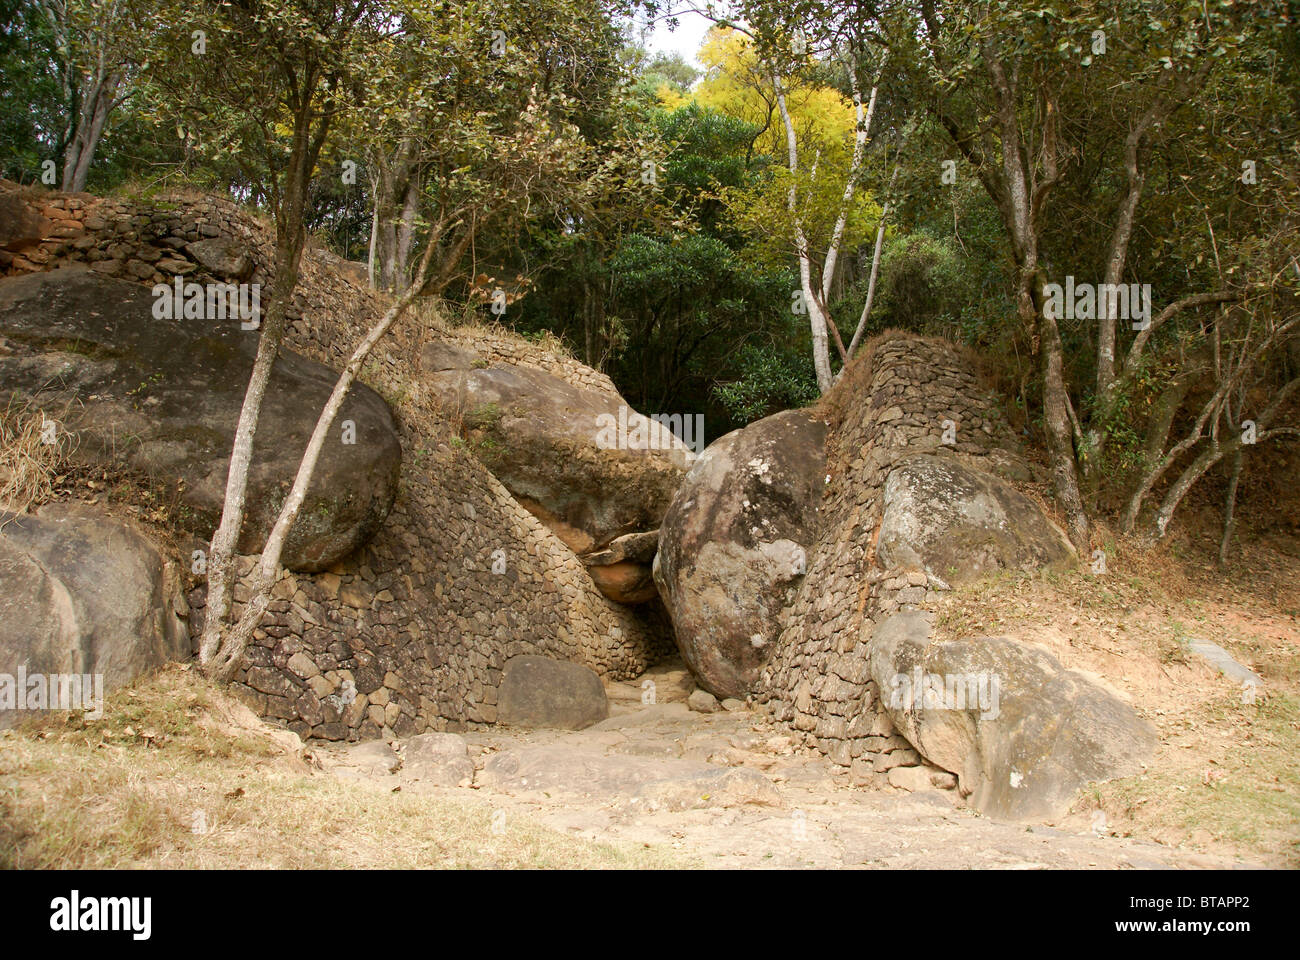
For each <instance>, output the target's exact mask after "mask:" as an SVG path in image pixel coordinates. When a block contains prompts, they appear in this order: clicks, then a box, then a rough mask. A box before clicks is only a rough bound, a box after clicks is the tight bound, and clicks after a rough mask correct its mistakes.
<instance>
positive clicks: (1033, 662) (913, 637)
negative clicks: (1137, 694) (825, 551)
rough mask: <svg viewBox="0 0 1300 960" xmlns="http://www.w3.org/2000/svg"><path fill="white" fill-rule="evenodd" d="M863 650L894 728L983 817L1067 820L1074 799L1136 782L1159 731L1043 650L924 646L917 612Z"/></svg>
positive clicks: (1004, 645)
mask: <svg viewBox="0 0 1300 960" xmlns="http://www.w3.org/2000/svg"><path fill="white" fill-rule="evenodd" d="M870 643H871V674H872V677H873V678H874V679H875V682H876V684H877V686H878V687H879V689H880V691H881V703H882V706H883V707H884V709H885V710H886V711H887V712H888V714H889V717H890V719H891V720H892V721H893V724H894V726H895V727H896V728H897V729H898V731H899V732H900V733H901V734H902V735H903V736H904V737H906V738H907V740H908V741H909V742H910V743H911V744H912V745H913V746H915V747H916V749H917V750H919V751H920V753H921V754H922V755H923V756H924V757H925V758H926V759H927V760H929V761H930V762H931V763H933V764H935V765H936V766H938V767H942V768H943V769H945V770H949V771H951V772H952V773H955V774H956V775H957V777H958V783H959V786H960V789H961V791H962V793H963V794H970V795H971V799H972V802H973V803H974V804H975V806H976V807H977V808H978V809H979V810H980V811H982V812H983V813H985V814H987V815H989V816H994V817H1005V818H1008V819H1016V820H1028V819H1043V818H1053V817H1057V816H1060V815H1063V814H1064V813H1066V812H1067V810H1068V809H1069V806H1070V804H1071V802H1072V801H1073V800H1074V799H1075V797H1076V795H1077V793H1078V791H1079V790H1080V789H1082V788H1083V787H1086V786H1087V785H1088V784H1089V783H1093V782H1097V781H1102V780H1110V779H1113V778H1115V777H1123V776H1128V775H1130V774H1134V773H1138V772H1140V771H1141V769H1142V767H1143V764H1144V762H1145V761H1146V760H1148V759H1149V758H1150V757H1151V755H1152V754H1153V753H1154V750H1155V745H1156V733H1155V730H1154V728H1153V727H1152V726H1151V725H1150V724H1148V723H1147V722H1146V721H1144V720H1142V719H1141V718H1140V717H1138V715H1137V714H1136V713H1135V712H1134V711H1133V708H1132V707H1130V706H1129V705H1128V704H1126V703H1124V701H1122V700H1120V699H1119V697H1117V696H1115V695H1114V694H1113V693H1111V692H1109V691H1107V690H1105V689H1103V688H1102V687H1101V686H1099V685H1097V684H1096V683H1094V682H1092V681H1091V680H1088V679H1087V678H1085V677H1084V676H1082V675H1081V674H1078V673H1075V672H1073V671H1070V670H1066V669H1065V668H1064V667H1063V666H1062V665H1061V663H1060V662H1059V661H1058V660H1057V659H1056V658H1055V657H1053V656H1052V655H1051V654H1049V653H1047V652H1046V651H1044V650H1040V649H1038V648H1036V647H1032V646H1029V645H1027V644H1023V643H1018V642H1016V641H1014V640H1008V639H1006V638H1002V637H978V638H972V639H969V640H953V641H947V642H931V639H930V624H929V622H928V620H927V619H926V617H925V615H924V614H923V613H921V612H919V611H907V612H903V613H898V614H895V615H894V616H892V617H890V618H889V619H887V620H885V621H884V622H883V623H881V624H880V626H879V627H877V628H876V629H875V630H874V632H873V634H872V636H871V640H870Z"/></svg>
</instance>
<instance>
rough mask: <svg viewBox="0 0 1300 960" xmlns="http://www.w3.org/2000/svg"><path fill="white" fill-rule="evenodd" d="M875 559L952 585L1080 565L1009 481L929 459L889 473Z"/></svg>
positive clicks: (1058, 532) (946, 460) (1067, 543)
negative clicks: (998, 573)
mask: <svg viewBox="0 0 1300 960" xmlns="http://www.w3.org/2000/svg"><path fill="white" fill-rule="evenodd" d="M876 553H877V556H878V557H879V558H880V562H881V563H882V564H883V565H884V566H886V567H919V568H920V569H923V570H925V571H926V572H927V573H930V574H933V575H934V576H937V577H940V578H942V579H943V580H945V581H946V582H948V583H951V584H958V583H966V582H968V581H970V580H973V579H975V578H977V577H979V576H982V575H984V574H988V573H993V572H995V571H998V570H1040V569H1043V568H1045V567H1051V566H1060V565H1063V564H1068V563H1073V562H1075V560H1076V559H1077V555H1076V554H1075V551H1074V548H1073V547H1072V546H1071V545H1070V541H1069V539H1068V538H1067V537H1066V536H1065V534H1064V533H1063V532H1062V531H1061V530H1060V529H1059V528H1058V527H1057V526H1056V525H1055V524H1053V523H1052V522H1051V521H1050V520H1048V519H1047V517H1046V516H1044V515H1043V511H1042V510H1040V509H1039V507H1038V505H1037V504H1035V503H1034V502H1033V501H1032V500H1030V499H1029V498H1028V497H1026V496H1025V495H1024V494H1022V493H1020V492H1019V491H1018V490H1016V489H1015V488H1014V487H1012V486H1011V485H1010V484H1009V483H1007V482H1006V481H1005V480H1001V479H999V478H998V477H995V476H994V475H993V474H991V473H988V472H987V471H984V470H980V469H977V468H975V467H972V466H969V465H966V464H964V463H961V462H959V461H958V460H957V459H955V458H953V457H938V456H931V455H922V456H915V457H909V458H908V459H906V460H903V461H902V462H901V463H900V464H899V465H898V466H896V467H895V468H894V469H893V470H891V471H890V473H889V477H888V479H887V480H886V481H885V495H884V506H883V511H882V514H881V520H880V536H879V539H878V541H877V547H876Z"/></svg>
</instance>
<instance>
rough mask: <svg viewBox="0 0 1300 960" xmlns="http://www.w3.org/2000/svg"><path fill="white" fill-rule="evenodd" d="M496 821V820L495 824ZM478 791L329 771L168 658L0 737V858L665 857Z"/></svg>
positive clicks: (642, 861)
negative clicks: (134, 678)
mask: <svg viewBox="0 0 1300 960" xmlns="http://www.w3.org/2000/svg"><path fill="white" fill-rule="evenodd" d="M502 826H503V827H504V829H500V828H501V827H502ZM493 827H494V824H493V810H492V808H491V807H490V806H489V805H488V804H487V803H486V802H485V801H483V800H481V799H480V798H479V797H478V796H477V795H476V794H473V793H470V792H468V791H464V790H460V791H453V790H448V791H446V792H445V793H441V794H439V795H437V796H431V795H419V794H413V793H409V792H393V791H391V790H390V789H388V788H382V787H377V786H370V785H366V784H362V783H356V784H354V783H350V782H344V781H340V780H336V779H334V778H333V777H331V776H328V775H326V774H323V773H321V772H319V770H317V769H315V768H314V764H313V762H312V760H311V757H310V754H309V753H306V754H304V751H303V750H302V749H301V746H300V744H299V743H298V742H297V739H296V738H295V737H292V735H289V734H286V733H284V732H283V731H277V730H275V729H273V728H271V727H268V726H266V725H265V724H262V723H261V722H260V721H258V720H257V719H256V718H255V717H254V716H253V715H252V713H251V712H250V711H249V710H248V709H247V708H246V707H244V706H243V705H242V704H239V703H238V702H237V701H235V700H233V699H231V698H230V697H229V696H227V695H226V694H225V693H223V692H222V691H221V690H219V689H217V688H214V687H213V686H211V685H209V684H208V683H206V682H205V681H203V680H202V679H201V678H200V677H199V676H198V675H197V674H195V673H193V672H192V671H190V670H187V669H186V668H184V667H181V666H174V667H171V668H168V669H166V670H164V671H162V672H160V673H159V674H157V675H155V676H154V677H152V678H149V679H147V680H144V681H142V682H140V683H137V684H136V685H135V686H134V687H132V688H130V689H128V690H124V691H120V692H119V693H117V694H115V695H113V696H111V697H110V698H109V699H108V704H107V706H106V708H105V712H104V716H103V718H102V719H101V720H98V721H88V720H87V719H86V718H85V717H84V716H82V715H78V714H46V715H42V716H41V717H39V718H38V719H36V720H34V721H30V722H29V723H28V724H26V725H24V726H23V727H21V728H19V729H17V730H11V731H7V732H5V733H0V866H5V867H10V868H57V869H69V868H259V867H265V868H328V867H374V868H418V867H424V868H427V867H439V868H481V867H501V868H561V869H563V868H655V867H666V866H683V865H689V864H688V862H687V861H684V860H681V859H679V858H677V857H676V855H674V854H672V853H671V852H670V851H666V850H660V849H658V848H651V849H647V848H645V847H644V846H642V845H635V846H633V845H626V844H625V845H619V846H615V845H612V844H602V843H592V842H589V841H585V840H578V839H575V838H572V837H568V836H566V835H563V834H560V833H557V832H556V831H553V830H550V829H548V828H545V827H542V826H540V825H538V824H536V823H534V822H532V821H529V820H526V819H524V818H521V817H518V816H511V817H509V818H508V819H507V820H506V821H505V822H504V824H501V822H500V819H499V818H498V821H497V828H498V829H495V830H494V829H493Z"/></svg>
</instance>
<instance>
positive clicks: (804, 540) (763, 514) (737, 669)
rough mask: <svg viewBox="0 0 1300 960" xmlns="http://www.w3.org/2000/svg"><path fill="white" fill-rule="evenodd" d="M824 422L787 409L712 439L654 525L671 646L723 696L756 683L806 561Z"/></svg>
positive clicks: (740, 693)
mask: <svg viewBox="0 0 1300 960" xmlns="http://www.w3.org/2000/svg"><path fill="white" fill-rule="evenodd" d="M825 438H826V424H825V423H823V422H822V421H820V420H818V419H816V418H815V417H813V416H810V415H809V414H808V413H806V412H804V411H799V410H787V411H785V412H783V413H778V414H776V415H774V416H771V417H767V418H765V419H763V420H759V421H757V422H755V423H751V424H750V425H749V426H747V427H745V428H743V429H741V430H736V431H733V432H732V433H729V434H727V435H726V436H724V437H721V438H719V439H718V440H716V441H714V442H713V443H712V444H710V445H709V447H708V449H707V450H705V451H704V454H703V455H702V456H701V457H700V459H699V460H698V461H697V462H696V464H695V466H694V467H692V468H691V472H690V473H689V474H688V475H687V477H686V479H685V480H684V481H683V482H682V485H681V487H680V489H678V491H677V495H676V497H674V499H673V502H672V506H670V507H669V509H668V513H667V514H666V515H665V517H664V522H663V526H662V527H661V528H660V535H659V552H658V553H657V554H656V556H655V562H654V574H655V582H656V583H657V584H658V585H659V592H660V594H661V596H662V597H663V598H664V604H665V605H666V606H667V608H668V612H669V614H670V616H671V617H672V621H673V630H674V634H675V636H676V639H677V647H678V649H679V650H680V651H681V653H682V657H683V659H684V660H685V661H686V663H687V664H688V665H689V666H690V668H691V670H692V671H693V672H694V673H695V676H696V677H697V678H698V680H699V683H700V685H701V686H702V687H704V688H705V689H707V690H709V691H710V692H712V693H714V694H716V695H717V696H719V697H744V696H745V695H746V694H747V693H749V692H750V691H751V690H752V689H753V688H754V684H755V683H756V681H757V679H758V674H759V671H760V669H761V668H762V666H763V663H764V662H765V661H766V659H767V656H768V653H769V651H770V648H771V644H772V642H773V640H775V639H776V636H777V634H778V632H779V630H780V615H781V611H782V610H783V609H784V608H785V606H786V605H787V604H788V603H789V602H790V599H791V595H792V590H793V589H794V588H796V587H797V586H798V584H799V582H800V581H801V580H802V579H803V576H804V573H805V571H806V562H807V560H806V551H807V550H808V549H809V548H810V547H811V545H812V543H813V540H814V537H815V530H816V519H817V512H818V507H819V505H820V503H821V496H822V490H823V489H824V488H825V473H826V456H825V452H824V444H825Z"/></svg>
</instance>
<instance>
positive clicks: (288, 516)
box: [209, 245, 434, 681]
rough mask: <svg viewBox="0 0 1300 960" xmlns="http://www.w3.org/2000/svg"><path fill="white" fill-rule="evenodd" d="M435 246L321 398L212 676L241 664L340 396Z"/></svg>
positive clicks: (411, 294)
mask: <svg viewBox="0 0 1300 960" xmlns="http://www.w3.org/2000/svg"><path fill="white" fill-rule="evenodd" d="M433 249H434V248H433V246H432V245H430V246H429V247H428V248H427V249H426V250H425V254H424V256H423V258H422V260H421V262H420V267H419V276H418V277H417V279H416V280H415V282H413V283H411V284H409V285H408V286H407V288H406V290H405V291H404V292H403V294H402V296H401V298H400V299H398V301H397V302H396V303H394V304H393V305H392V306H391V307H389V309H388V310H387V311H386V312H385V313H384V315H383V316H382V317H381V318H380V320H379V322H378V323H377V324H375V326H374V327H373V328H372V329H371V330H370V332H369V333H367V334H366V336H365V338H364V339H363V340H362V341H361V343H359V344H358V345H357V348H356V349H355V350H354V351H353V352H352V356H351V358H350V359H349V360H348V362H347V365H346V366H345V367H344V368H343V372H342V373H341V374H340V375H339V378H338V380H337V381H336V382H335V384H334V390H333V392H331V393H330V397H329V400H327V401H326V402H325V408H324V409H323V410H322V411H321V414H320V417H319V418H317V420H316V428H315V429H314V430H313V431H312V435H311V439H310V440H309V441H308V442H307V449H306V450H305V451H304V453H303V457H302V462H301V463H299V465H298V473H297V474H296V476H295V477H294V481H293V487H292V488H291V489H290V490H289V495H288V496H287V497H286V498H285V501H284V505H283V506H282V507H281V508H280V514H279V516H278V517H276V520H275V525H274V526H273V527H272V528H271V534H270V536H269V537H267V540H266V546H265V547H264V548H263V549H262V557H261V561H260V562H259V564H258V568H257V574H256V577H255V578H254V581H253V586H252V591H251V595H250V596H249V599H248V603H247V604H246V605H245V606H244V611H243V613H242V614H241V616H240V618H239V621H238V623H236V624H235V626H234V628H233V629H232V630H231V631H230V632H229V634H228V635H227V636H226V638H225V641H224V642H223V643H222V644H221V648H220V650H219V651H217V653H216V655H215V657H214V658H213V659H212V663H211V667H210V670H209V672H210V674H211V676H212V677H213V678H214V679H217V680H222V681H225V680H229V679H230V677H231V676H233V675H234V673H235V671H236V670H237V669H238V668H239V664H240V662H241V661H242V660H243V657H244V651H245V650H246V649H247V648H248V642H249V640H251V639H252V636H253V631H254V630H255V629H256V628H257V625H258V624H259V623H261V621H262V617H263V616H264V615H265V614H266V608H267V606H268V605H269V604H270V602H271V590H272V588H273V587H274V586H275V583H276V581H277V580H278V579H279V577H280V556H281V554H282V553H283V551H284V544H285V541H286V540H287V539H288V536H289V531H290V530H291V529H292V528H293V524H294V521H295V520H296V519H297V518H298V512H299V511H300V510H301V509H302V504H303V500H304V499H305V498H306V496H307V489H308V487H310V485H311V480H312V477H313V476H314V475H315V473H316V464H317V462H318V461H319V460H320V454H321V450H323V449H324V447H325V440H326V437H327V436H328V434H329V433H330V430H331V428H332V427H333V424H334V419H335V418H336V417H337V416H338V413H339V410H340V409H341V408H342V406H343V401H344V400H345V399H347V395H348V391H349V390H351V389H352V384H353V383H354V382H356V378H357V374H358V373H360V371H361V367H362V366H363V365H364V364H365V362H366V358H367V357H369V356H370V353H371V351H372V350H373V349H374V348H375V344H377V343H378V342H379V341H380V339H382V338H383V336H384V334H386V333H387V332H388V330H389V328H390V327H392V325H393V324H394V323H395V322H396V321H397V320H398V318H399V317H401V316H402V314H404V313H405V312H406V309H407V307H409V306H410V305H411V302H412V301H413V300H414V299H415V297H416V296H417V295H418V294H419V292H420V290H421V288H422V287H423V286H424V281H425V278H426V275H427V273H428V265H429V260H430V257H431V254H432V253H433Z"/></svg>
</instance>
